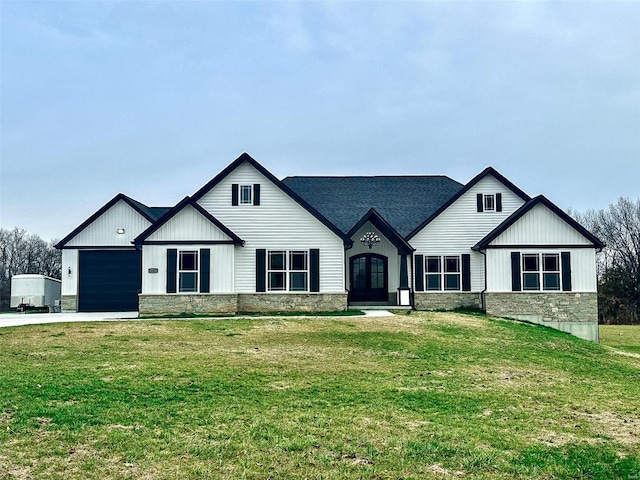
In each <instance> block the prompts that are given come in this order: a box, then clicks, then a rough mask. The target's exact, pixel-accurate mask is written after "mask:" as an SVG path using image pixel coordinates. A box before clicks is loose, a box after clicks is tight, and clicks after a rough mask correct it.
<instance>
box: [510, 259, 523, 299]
mask: <svg viewBox="0 0 640 480" xmlns="http://www.w3.org/2000/svg"><path fill="white" fill-rule="evenodd" d="M520 290H522V281H521V280H520V252H511V291H513V292H519V291H520Z"/></svg>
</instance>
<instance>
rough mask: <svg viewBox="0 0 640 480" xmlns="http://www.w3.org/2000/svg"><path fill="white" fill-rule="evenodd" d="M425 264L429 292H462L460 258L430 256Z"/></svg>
mask: <svg viewBox="0 0 640 480" xmlns="http://www.w3.org/2000/svg"><path fill="white" fill-rule="evenodd" d="M425 264H426V265H425V267H426V268H425V269H426V281H427V290H432V291H433V290H460V287H461V276H462V274H461V270H460V256H457V255H456V256H443V257H440V256H428V257H426V259H425Z"/></svg>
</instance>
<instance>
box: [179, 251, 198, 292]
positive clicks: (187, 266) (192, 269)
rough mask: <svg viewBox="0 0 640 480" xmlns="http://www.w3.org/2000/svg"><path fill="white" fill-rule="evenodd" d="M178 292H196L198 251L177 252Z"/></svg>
mask: <svg viewBox="0 0 640 480" xmlns="http://www.w3.org/2000/svg"><path fill="white" fill-rule="evenodd" d="M178 291H179V292H197V291H198V251H197V250H186V251H185V250H181V251H180V252H178Z"/></svg>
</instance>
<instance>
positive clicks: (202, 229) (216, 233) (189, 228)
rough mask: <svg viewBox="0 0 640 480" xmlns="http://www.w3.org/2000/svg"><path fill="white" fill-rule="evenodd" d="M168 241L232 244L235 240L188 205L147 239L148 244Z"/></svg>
mask: <svg viewBox="0 0 640 480" xmlns="http://www.w3.org/2000/svg"><path fill="white" fill-rule="evenodd" d="M167 241H178V242H180V241H191V242H197V241H220V242H232V241H233V239H232V238H231V237H230V236H229V235H227V234H226V233H225V232H223V231H222V229H220V228H219V227H218V226H217V225H215V224H213V223H212V222H211V221H210V220H209V219H208V218H205V217H204V215H202V214H201V213H200V212H198V211H197V210H196V209H195V208H194V207H193V206H191V205H186V206H185V207H184V208H183V209H182V210H180V211H179V212H178V213H177V214H175V215H174V216H172V217H171V218H170V219H169V220H168V221H167V222H165V223H163V224H162V226H161V227H160V228H158V229H157V230H156V231H155V232H153V233H152V234H151V235H149V236H148V237H147V238H146V239H145V242H146V243H148V242H167Z"/></svg>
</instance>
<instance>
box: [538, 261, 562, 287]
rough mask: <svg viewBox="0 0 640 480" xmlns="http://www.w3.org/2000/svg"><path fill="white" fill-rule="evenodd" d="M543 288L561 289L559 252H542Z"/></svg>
mask: <svg viewBox="0 0 640 480" xmlns="http://www.w3.org/2000/svg"><path fill="white" fill-rule="evenodd" d="M542 288H543V289H544V290H560V256H559V255H558V254H557V253H543V254H542Z"/></svg>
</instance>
